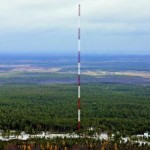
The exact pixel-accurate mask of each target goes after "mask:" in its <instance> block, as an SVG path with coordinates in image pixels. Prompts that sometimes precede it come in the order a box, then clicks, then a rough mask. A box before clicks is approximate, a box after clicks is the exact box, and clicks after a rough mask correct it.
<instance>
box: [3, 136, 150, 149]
mask: <svg viewBox="0 0 150 150" xmlns="http://www.w3.org/2000/svg"><path fill="white" fill-rule="evenodd" d="M0 150H150V146H149V145H148V144H143V145H140V144H138V143H131V142H127V143H120V142H118V141H100V140H94V139H81V138H79V139H59V138H57V139H53V140H44V139H34V140H28V141H16V140H14V141H9V142H0Z"/></svg>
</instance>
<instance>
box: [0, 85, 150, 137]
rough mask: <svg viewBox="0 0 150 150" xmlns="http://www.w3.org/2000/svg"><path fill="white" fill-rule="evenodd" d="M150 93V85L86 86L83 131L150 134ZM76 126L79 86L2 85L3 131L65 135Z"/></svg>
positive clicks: (0, 126)
mask: <svg viewBox="0 0 150 150" xmlns="http://www.w3.org/2000/svg"><path fill="white" fill-rule="evenodd" d="M149 91H150V86H149V85H131V84H130V85H127V84H105V83H103V84H84V85H83V86H82V95H81V96H82V99H81V100H82V113H81V117H82V129H83V130H84V129H87V128H88V127H91V126H93V127H95V129H96V130H98V131H110V132H116V131H120V132H121V133H123V134H126V135H132V134H138V133H143V132H145V131H150V111H149V109H150V92H149ZM76 125H77V86H76V84H50V85H37V84H35V85H31V84H28V85H27V84H26V85H25V84H14V85H12V84H11V85H10V84H5V85H1V86H0V129H3V130H8V129H10V130H12V129H13V130H18V131H23V130H25V131H26V132H29V133H35V132H38V131H46V130H48V131H53V132H54V131H56V132H58V131H59V132H65V131H75V130H76Z"/></svg>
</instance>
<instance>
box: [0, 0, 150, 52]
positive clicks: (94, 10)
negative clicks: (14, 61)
mask: <svg viewBox="0 0 150 150" xmlns="http://www.w3.org/2000/svg"><path fill="white" fill-rule="evenodd" d="M78 2H79V0H72V1H71V0H0V52H9V53H13V52H19V53H24V52H26V53H41V52H43V53H47V52H49V53H54V52H57V53H63V52H66V53H75V52H76V49H77V25H78V17H77V5H78ZM81 8H82V17H81V26H82V32H81V33H82V36H81V37H82V42H81V43H82V52H84V53H101V54H150V0H81Z"/></svg>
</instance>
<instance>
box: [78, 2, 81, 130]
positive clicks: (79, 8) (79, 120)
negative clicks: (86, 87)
mask: <svg viewBox="0 0 150 150" xmlns="http://www.w3.org/2000/svg"><path fill="white" fill-rule="evenodd" d="M80 16H81V5H80V4H79V5H78V19H79V25H78V131H80V128H81V117H80V115H81V102H80V75H81V65H80V63H81V62H80V51H81V44H80V40H81V35H80V34H81V32H80V31H81V27H80Z"/></svg>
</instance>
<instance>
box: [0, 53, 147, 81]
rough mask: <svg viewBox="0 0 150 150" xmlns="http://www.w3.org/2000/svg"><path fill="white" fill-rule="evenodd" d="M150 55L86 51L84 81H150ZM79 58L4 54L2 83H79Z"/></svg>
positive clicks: (0, 67)
mask: <svg viewBox="0 0 150 150" xmlns="http://www.w3.org/2000/svg"><path fill="white" fill-rule="evenodd" d="M149 66H150V56H140V55H139V56H119V55H118V56H101V55H91V56H90V55H83V57H82V83H89V82H92V83H101V82H103V83H105V82H107V83H132V84H149V83H150V67H149ZM76 74H77V62H76V57H75V56H73V55H72V56H71V55H70V56H69V55H68V56H67V55H62V56H61V55H54V56H53V55H52V56H51V55H41V56H40V55H7V56H6V55H1V56H0V77H1V78H0V83H1V84H3V83H35V84H40V83H41V84H50V83H65V84H68V83H76Z"/></svg>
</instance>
